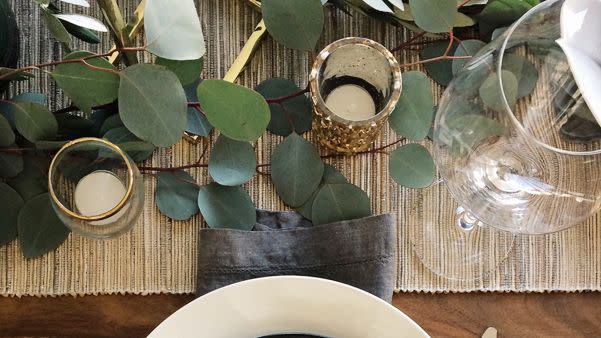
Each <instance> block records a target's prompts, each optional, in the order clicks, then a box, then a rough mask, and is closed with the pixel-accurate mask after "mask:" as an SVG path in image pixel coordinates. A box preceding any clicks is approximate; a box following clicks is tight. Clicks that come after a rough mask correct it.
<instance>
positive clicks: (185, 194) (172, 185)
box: [155, 170, 199, 221]
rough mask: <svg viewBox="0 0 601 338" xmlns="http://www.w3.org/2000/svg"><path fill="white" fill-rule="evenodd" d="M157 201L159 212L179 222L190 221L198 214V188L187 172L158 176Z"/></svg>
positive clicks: (160, 174)
mask: <svg viewBox="0 0 601 338" xmlns="http://www.w3.org/2000/svg"><path fill="white" fill-rule="evenodd" d="M156 177H157V188H156V193H155V200H156V204H157V207H158V208H159V210H160V211H161V212H162V213H163V214H165V215H166V216H167V217H169V218H173V219H176V220H179V221H184V220H187V219H190V217H192V216H194V215H195V214H196V213H198V190H199V188H198V186H197V185H196V183H195V181H194V178H193V177H192V176H190V174H188V173H187V172H185V171H182V170H178V171H176V172H173V173H171V172H160V173H158V174H157V176H156Z"/></svg>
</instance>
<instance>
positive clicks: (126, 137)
mask: <svg viewBox="0 0 601 338" xmlns="http://www.w3.org/2000/svg"><path fill="white" fill-rule="evenodd" d="M103 138H105V139H107V140H109V141H111V142H112V143H114V144H116V145H117V146H119V147H122V146H123V145H124V144H127V145H128V147H130V149H133V148H137V149H144V150H142V151H136V150H130V151H128V150H126V149H123V148H122V149H123V150H124V151H125V152H127V155H129V157H131V159H132V160H134V162H142V161H144V160H146V159H147V158H149V157H150V156H152V153H153V152H154V146H153V145H152V144H150V143H148V142H144V141H141V140H140V139H139V138H137V137H136V135H134V134H132V133H131V132H130V131H129V130H128V129H127V128H125V127H118V128H114V129H111V130H109V131H108V132H106V134H104V136H103ZM136 143H139V144H138V146H135V144H136Z"/></svg>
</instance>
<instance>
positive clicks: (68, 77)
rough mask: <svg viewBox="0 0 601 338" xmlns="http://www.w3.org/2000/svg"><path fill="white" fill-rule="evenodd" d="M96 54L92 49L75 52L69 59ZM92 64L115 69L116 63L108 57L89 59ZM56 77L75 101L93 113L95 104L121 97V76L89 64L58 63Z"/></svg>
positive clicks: (81, 107)
mask: <svg viewBox="0 0 601 338" xmlns="http://www.w3.org/2000/svg"><path fill="white" fill-rule="evenodd" d="M90 55H93V54H92V53H90V52H84V51H79V52H73V53H71V54H69V55H67V57H66V58H65V59H66V60H72V59H79V58H83V57H87V56H90ZM86 62H87V63H89V64H91V65H92V66H95V67H98V68H103V69H111V70H114V67H113V65H112V64H111V63H110V62H108V61H107V60H106V59H104V58H93V59H88V60H86ZM52 78H53V79H54V81H56V83H57V84H58V86H59V87H60V88H61V89H62V90H63V91H64V92H65V94H67V96H69V97H70V98H71V100H73V103H74V104H75V105H76V106H77V107H79V109H81V110H82V111H84V112H86V113H89V112H91V111H92V107H94V106H99V105H103V104H107V103H111V102H113V101H115V99H117V95H118V91H119V76H118V75H117V74H114V73H108V72H103V71H99V70H94V69H90V68H88V67H86V66H85V65H84V64H83V63H79V62H78V63H63V64H60V65H58V66H56V69H55V70H54V71H53V72H52Z"/></svg>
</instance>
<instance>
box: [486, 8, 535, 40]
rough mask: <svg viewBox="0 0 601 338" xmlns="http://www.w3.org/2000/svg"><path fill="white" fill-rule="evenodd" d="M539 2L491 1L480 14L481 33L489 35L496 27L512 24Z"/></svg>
mask: <svg viewBox="0 0 601 338" xmlns="http://www.w3.org/2000/svg"><path fill="white" fill-rule="evenodd" d="M538 2H539V1H538V0H529V1H525V0H494V1H490V2H489V3H488V4H487V5H486V7H484V9H483V10H482V12H480V14H479V15H478V22H479V23H480V31H481V33H482V34H484V35H488V34H490V33H491V32H492V31H493V30H494V29H495V28H498V27H503V26H508V25H511V24H512V23H513V22H514V21H515V20H517V19H519V18H520V17H521V16H522V15H523V14H524V13H526V12H527V11H528V10H529V9H530V8H532V7H533V6H535V5H536V4H538Z"/></svg>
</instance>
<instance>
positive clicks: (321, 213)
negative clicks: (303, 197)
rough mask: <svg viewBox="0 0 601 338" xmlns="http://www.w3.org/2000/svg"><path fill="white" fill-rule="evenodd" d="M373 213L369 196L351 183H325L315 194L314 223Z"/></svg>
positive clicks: (348, 218) (365, 215)
mask: <svg viewBox="0 0 601 338" xmlns="http://www.w3.org/2000/svg"><path fill="white" fill-rule="evenodd" d="M369 215H371V205H370V202H369V197H368V196H367V194H366V193H365V191H363V190H361V189H360V188H359V187H357V186H355V185H352V184H350V183H342V184H325V185H324V186H323V187H321V189H319V192H318V193H317V195H316V196H315V200H314V201H313V208H312V218H311V220H312V221H313V224H315V225H321V224H327V223H332V222H337V221H343V220H350V219H356V218H362V217H367V216H369Z"/></svg>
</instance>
